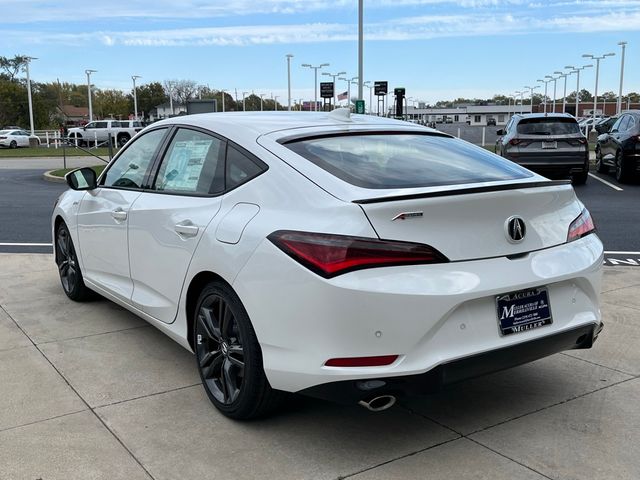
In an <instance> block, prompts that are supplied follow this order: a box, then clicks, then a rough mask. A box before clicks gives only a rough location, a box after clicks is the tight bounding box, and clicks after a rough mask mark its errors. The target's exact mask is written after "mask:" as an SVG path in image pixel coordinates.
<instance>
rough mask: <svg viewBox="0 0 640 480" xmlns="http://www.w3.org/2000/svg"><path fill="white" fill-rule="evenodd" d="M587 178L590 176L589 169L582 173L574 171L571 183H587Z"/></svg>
mask: <svg viewBox="0 0 640 480" xmlns="http://www.w3.org/2000/svg"><path fill="white" fill-rule="evenodd" d="M587 178H589V171H588V170H585V171H584V172H580V173H574V174H573V175H572V176H571V183H573V184H574V185H584V184H585V183H587Z"/></svg>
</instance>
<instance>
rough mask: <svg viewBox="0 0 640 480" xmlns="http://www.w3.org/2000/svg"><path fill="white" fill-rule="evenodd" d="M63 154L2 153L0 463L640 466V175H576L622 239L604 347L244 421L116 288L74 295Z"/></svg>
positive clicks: (122, 471)
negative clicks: (216, 399) (386, 404)
mask: <svg viewBox="0 0 640 480" xmlns="http://www.w3.org/2000/svg"><path fill="white" fill-rule="evenodd" d="M73 161H74V162H75V163H74V166H75V165H78V166H79V165H81V164H94V163H95V160H87V159H74V160H73ZM53 162H54V161H51V160H29V161H25V162H18V161H11V162H9V161H7V160H0V221H1V222H2V224H3V225H4V228H2V229H0V252H5V253H0V386H2V389H1V390H0V393H1V394H0V445H2V448H0V480H5V479H11V480H13V479H20V480H21V479H42V480H50V479H65V480H67V479H75V478H78V479H87V478H96V479H103V478H104V479H137V478H153V479H177V478H181V479H182V478H184V479H190V478H231V477H235V478H242V479H245V478H247V479H251V478H265V477H271V478H277V479H288V478H291V479H301V478H304V479H325V478H326V479H338V478H353V479H357V480H366V479H395V478H402V479H406V478H429V479H458V478H459V479H467V478H468V479H492V480H493V479H532V480H535V479H558V480H560V479H562V480H564V479H567V480H569V479H571V480H574V479H612V478H615V479H617V480H623V479H629V480H631V479H634V480H637V479H638V478H640V461H638V458H640V409H639V408H638V401H637V399H638V398H640V295H638V292H640V268H637V267H632V266H625V264H626V265H633V262H631V263H630V262H629V260H632V261H634V260H633V259H634V258H635V259H638V261H637V263H638V264H639V265H640V253H637V252H639V251H640V248H639V245H638V238H639V234H640V227H639V223H640V222H638V221H637V220H638V214H637V204H638V200H639V195H640V185H618V184H616V182H615V181H614V180H613V178H612V177H607V176H599V177H600V178H601V179H602V180H605V181H606V182H607V183H608V184H607V183H603V182H601V181H599V180H597V179H596V178H595V177H594V178H590V179H589V181H588V183H587V185H586V186H581V187H578V188H577V189H576V191H577V193H578V196H579V197H580V198H581V200H582V201H583V202H584V203H585V204H586V205H587V207H588V208H589V209H590V211H591V212H592V214H593V216H594V218H595V219H596V222H597V225H598V228H599V235H600V237H601V238H602V239H603V241H604V243H605V248H606V249H607V250H608V251H611V252H624V253H622V254H617V253H612V254H610V255H608V260H607V263H608V264H609V265H616V266H607V267H605V278H604V283H603V306H602V311H603V319H604V322H605V330H604V332H603V333H602V335H601V337H600V338H599V340H598V341H597V343H596V345H595V347H594V348H593V349H590V350H584V351H570V352H565V353H562V354H557V355H554V356H552V357H549V358H546V359H543V360H540V361H537V362H534V363H532V364H529V365H525V366H522V367H518V368H515V369H511V370H507V371H504V372H500V373H497V374H494V375H490V376H487V377H483V378H479V379H476V380H472V381H468V382H464V383H461V384H459V385H457V386H455V387H452V388H450V389H448V390H446V391H444V392H441V393H439V394H436V395H431V396H427V397H416V398H411V399H404V400H402V401H401V402H400V405H399V406H397V407H394V408H392V409H390V410H388V411H385V412H382V413H378V414H375V413H371V412H368V411H366V410H364V409H363V408H360V407H357V406H352V407H351V406H346V407H345V406H341V405H334V404H331V403H327V402H321V401H317V400H312V399H307V398H303V397H298V398H293V399H291V400H290V401H289V402H288V403H287V404H286V405H285V407H284V408H283V409H282V410H281V411H280V412H279V413H278V414H277V415H275V416H274V417H272V418H269V419H264V420H260V421H255V422H249V423H238V422H234V421H231V420H228V419H227V418H225V417H223V416H221V415H220V414H219V413H218V412H217V411H216V410H215V409H214V408H213V406H212V405H211V404H210V402H209V400H208V399H207V397H206V395H205V393H204V391H203V388H202V386H201V385H200V381H199V377H198V373H197V370H196V366H195V360H194V358H193V355H191V353H189V352H187V351H186V350H184V349H182V348H181V347H179V346H178V345H177V344H175V343H174V342H172V341H171V340H170V339H168V338H167V337H165V336H164V335H162V334H160V333H159V332H158V331H156V330H155V329H154V328H153V327H151V326H149V325H147V324H146V323H145V322H144V321H142V320H140V319H138V318H137V317H135V316H134V315H132V314H130V313H129V312H127V311H125V310H123V309H121V308H120V307H118V306H116V305H115V304H113V303H111V302H108V301H106V300H97V301H94V302H90V303H85V304H78V303H73V302H71V301H69V300H68V299H67V297H66V296H65V295H64V294H63V292H62V289H61V287H60V284H59V280H58V277H57V271H56V268H55V265H54V264H53V259H52V257H51V255H50V254H49V253H48V252H50V250H51V248H50V247H49V246H48V245H47V244H49V243H50V242H51V234H50V231H49V215H50V212H51V208H52V205H53V202H54V200H55V198H56V197H57V196H58V195H59V193H60V192H61V191H63V190H64V188H65V186H64V185H61V184H54V183H48V182H45V181H44V180H42V176H41V175H42V171H43V170H45V169H49V165H50V164H51V163H53ZM55 162H56V163H55V164H54V165H53V166H51V167H50V168H60V166H59V163H60V160H55ZM613 187H616V188H617V189H616V188H613ZM34 244H36V245H35V246H34ZM616 258H617V259H618V261H617V262H616V261H615V260H616ZM620 259H622V261H620ZM624 259H627V260H624ZM612 260H613V262H612Z"/></svg>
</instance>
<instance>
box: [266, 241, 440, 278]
mask: <svg viewBox="0 0 640 480" xmlns="http://www.w3.org/2000/svg"><path fill="white" fill-rule="evenodd" d="M268 238H269V240H271V241H272V242H273V244H274V245H276V246H277V247H278V248H279V249H280V250H282V251H283V252H284V253H286V254H287V255H289V256H290V257H291V258H293V259H294V260H296V261H298V262H300V263H301V264H302V265H304V266H305V267H307V268H308V269H310V270H312V271H314V272H315V273H317V274H318V275H321V276H322V277H324V278H331V277H335V276H336V275H341V274H343V273H347V272H351V271H353V270H361V269H363V268H374V267H387V266H394V265H418V264H427V263H445V262H448V261H449V260H448V259H447V257H445V256H444V255H442V254H441V253H440V252H438V251H437V250H435V249H434V248H432V247H430V246H428V245H423V244H420V243H410V242H395V241H391V240H379V239H376V238H365V237H351V236H347V235H332V234H327V233H312V232H297V231H290V230H279V231H277V232H273V233H272V234H271V235H269V237H268Z"/></svg>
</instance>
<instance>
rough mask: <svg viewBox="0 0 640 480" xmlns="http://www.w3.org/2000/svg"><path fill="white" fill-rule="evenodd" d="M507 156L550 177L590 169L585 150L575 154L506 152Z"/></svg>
mask: <svg viewBox="0 0 640 480" xmlns="http://www.w3.org/2000/svg"><path fill="white" fill-rule="evenodd" d="M505 158H507V159H508V160H511V161H512V162H514V163H517V164H518V165H521V166H523V167H525V168H528V169H529V170H531V171H533V172H536V173H538V174H540V175H545V176H548V177H555V176H565V177H566V176H569V175H571V174H572V173H580V172H588V171H589V159H588V157H587V155H586V154H585V153H584V152H579V153H575V154H558V153H549V154H543V153H535V154H522V153H510V152H506V153H505Z"/></svg>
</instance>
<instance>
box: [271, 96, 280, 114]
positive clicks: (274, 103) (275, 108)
mask: <svg viewBox="0 0 640 480" xmlns="http://www.w3.org/2000/svg"><path fill="white" fill-rule="evenodd" d="M278 97H279V95H276V96H275V97H273V96H272V98H273V109H274V110H275V111H276V112H277V111H278Z"/></svg>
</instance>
